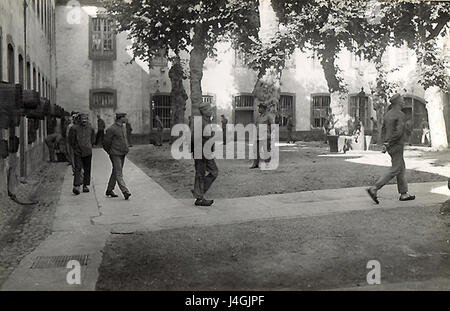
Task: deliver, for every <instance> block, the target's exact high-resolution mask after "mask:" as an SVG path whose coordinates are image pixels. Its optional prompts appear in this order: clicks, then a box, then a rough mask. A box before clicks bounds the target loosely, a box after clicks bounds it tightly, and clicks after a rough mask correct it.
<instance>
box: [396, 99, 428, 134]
mask: <svg viewBox="0 0 450 311" xmlns="http://www.w3.org/2000/svg"><path fill="white" fill-rule="evenodd" d="M403 98H404V100H405V106H404V108H403V109H402V111H403V112H404V113H405V114H406V119H407V120H411V122H412V126H413V129H421V125H422V122H423V121H427V122H428V114H427V108H426V105H425V101H424V100H423V99H421V98H419V97H417V96H411V95H405V96H404V97H403Z"/></svg>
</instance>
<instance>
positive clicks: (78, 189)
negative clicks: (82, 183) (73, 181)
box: [72, 187, 80, 195]
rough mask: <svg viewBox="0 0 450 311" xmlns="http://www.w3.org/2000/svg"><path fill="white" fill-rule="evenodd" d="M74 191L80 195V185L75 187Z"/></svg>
mask: <svg viewBox="0 0 450 311" xmlns="http://www.w3.org/2000/svg"><path fill="white" fill-rule="evenodd" d="M72 192H73V194H75V195H79V194H80V187H73V189H72Z"/></svg>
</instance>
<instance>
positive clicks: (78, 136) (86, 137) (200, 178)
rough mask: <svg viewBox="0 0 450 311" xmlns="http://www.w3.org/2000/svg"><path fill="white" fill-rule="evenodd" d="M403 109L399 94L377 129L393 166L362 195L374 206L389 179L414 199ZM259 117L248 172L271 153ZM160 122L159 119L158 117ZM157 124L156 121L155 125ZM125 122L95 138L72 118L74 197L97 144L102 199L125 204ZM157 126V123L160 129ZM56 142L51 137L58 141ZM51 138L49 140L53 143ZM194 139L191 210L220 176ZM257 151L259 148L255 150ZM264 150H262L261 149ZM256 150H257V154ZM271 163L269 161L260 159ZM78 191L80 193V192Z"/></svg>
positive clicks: (85, 181)
mask: <svg viewBox="0 0 450 311" xmlns="http://www.w3.org/2000/svg"><path fill="white" fill-rule="evenodd" d="M403 106H404V99H403V97H402V96H401V95H400V94H395V95H394V96H392V97H391V99H390V106H389V108H388V111H387V112H386V114H385V115H384V119H383V125H382V129H381V130H382V138H383V140H384V144H383V153H385V152H387V153H388V154H389V155H390V157H391V160H392V167H391V168H390V170H389V172H388V173H386V174H385V175H384V176H382V177H380V178H379V179H378V181H377V182H376V183H375V184H374V185H373V186H372V187H370V188H368V189H367V193H368V194H369V196H370V197H371V198H372V200H373V201H374V202H375V203H377V204H378V203H379V200H378V197H377V193H378V191H379V190H380V189H381V188H382V187H383V186H384V185H386V184H387V183H388V182H389V181H390V180H391V179H392V178H394V177H396V178H397V187H398V192H399V193H400V198H399V200H400V201H409V200H414V199H415V196H414V195H411V194H409V193H408V183H407V180H406V176H405V173H406V167H405V160H404V156H403V151H404V144H405V133H406V115H405V114H404V113H403V112H402V108H403ZM199 110H200V114H201V117H202V127H203V128H205V127H206V126H207V125H208V124H211V122H212V115H213V111H212V109H211V107H210V106H208V105H201V106H200V109H199ZM258 110H259V116H258V118H257V120H256V125H257V126H258V125H260V124H265V125H267V126H268V129H269V131H268V132H267V134H265V135H264V136H261V137H257V148H256V153H257V154H256V159H255V160H254V162H253V164H252V166H251V167H250V168H257V167H258V166H259V162H260V160H261V152H267V153H269V152H270V139H271V137H270V135H271V125H273V124H274V123H275V119H274V116H273V114H272V113H270V112H269V110H268V106H267V104H265V103H260V104H259V105H258ZM158 120H159V118H158ZM159 122H160V120H159ZM126 123H127V118H126V114H125V113H117V114H116V118H115V123H114V124H113V125H112V126H110V127H109V128H108V129H107V130H106V133H103V131H104V129H105V123H104V121H103V120H101V118H100V117H98V132H97V135H95V133H94V129H93V128H92V127H91V125H90V123H89V120H88V115H87V114H84V113H80V114H73V115H72V122H71V124H70V125H69V126H68V127H67V134H66V137H67V157H68V160H69V162H70V164H71V165H72V167H73V172H74V181H73V193H74V194H75V195H79V194H80V193H81V191H83V192H89V185H90V180H91V162H92V147H93V145H94V144H95V143H97V144H98V143H99V142H101V143H102V145H103V148H104V150H105V151H106V152H107V153H108V155H109V158H110V160H111V163H112V172H111V175H110V178H109V182H108V186H107V189H106V196H108V197H113V198H115V197H118V195H117V194H116V193H115V192H114V188H115V186H116V184H118V185H119V188H120V190H121V192H122V194H123V196H124V198H125V199H126V200H128V199H129V197H130V196H131V193H130V191H129V190H128V188H127V186H126V184H125V181H124V178H123V166H124V163H125V157H126V155H127V154H128V152H129V139H128V137H127V136H128V135H127V127H126V126H125V124H126ZM189 123H190V127H191V133H194V130H193V128H192V127H193V122H189ZM227 123H228V120H226V118H225V117H224V116H223V115H222V128H223V130H224V137H223V139H224V144H226V125H227ZM159 127H162V124H159ZM58 138H59V137H57V136H55V137H54V139H55V140H57V139H58ZM52 139H53V138H52ZM196 139H198V138H195V137H194V135H192V137H191V152H193V153H194V150H195V145H196V144H201V147H202V148H201V150H202V152H201V156H200V157H195V156H194V165H195V183H194V189H193V190H191V192H192V194H193V196H194V198H195V203H194V204H195V205H197V206H211V205H212V204H213V203H214V201H213V200H209V199H206V198H205V194H206V192H207V191H208V190H209V188H210V187H211V185H212V183H213V182H214V180H215V179H216V178H217V176H218V174H219V170H218V168H217V165H216V162H215V160H214V158H212V157H209V156H207V155H206V154H205V152H204V149H203V147H204V145H205V143H206V142H207V141H208V140H209V139H210V137H209V136H205V134H204V135H202V137H201V140H198V141H196ZM260 146H261V148H260ZM264 148H265V150H264ZM260 149H261V150H260ZM265 161H270V157H269V158H268V159H267V158H266V159H265ZM81 186H82V189H81V188H80V187H81Z"/></svg>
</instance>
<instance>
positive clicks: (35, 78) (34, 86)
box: [33, 67, 37, 91]
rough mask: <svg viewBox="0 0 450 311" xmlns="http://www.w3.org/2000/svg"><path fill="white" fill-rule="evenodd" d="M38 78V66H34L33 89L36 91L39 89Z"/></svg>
mask: <svg viewBox="0 0 450 311" xmlns="http://www.w3.org/2000/svg"><path fill="white" fill-rule="evenodd" d="M36 80H37V76H36V67H33V90H35V91H37V87H36Z"/></svg>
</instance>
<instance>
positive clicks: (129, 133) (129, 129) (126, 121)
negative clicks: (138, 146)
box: [125, 118, 133, 147]
mask: <svg viewBox="0 0 450 311" xmlns="http://www.w3.org/2000/svg"><path fill="white" fill-rule="evenodd" d="M125 129H126V131H127V142H128V147H133V145H132V144H131V132H133V128H132V127H131V124H130V122H128V118H125Z"/></svg>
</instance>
